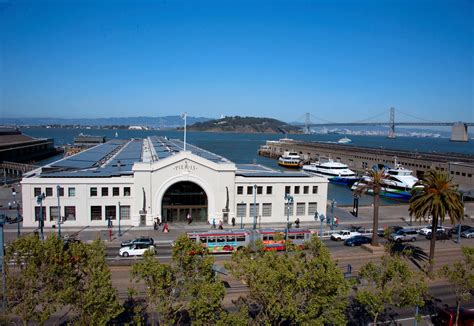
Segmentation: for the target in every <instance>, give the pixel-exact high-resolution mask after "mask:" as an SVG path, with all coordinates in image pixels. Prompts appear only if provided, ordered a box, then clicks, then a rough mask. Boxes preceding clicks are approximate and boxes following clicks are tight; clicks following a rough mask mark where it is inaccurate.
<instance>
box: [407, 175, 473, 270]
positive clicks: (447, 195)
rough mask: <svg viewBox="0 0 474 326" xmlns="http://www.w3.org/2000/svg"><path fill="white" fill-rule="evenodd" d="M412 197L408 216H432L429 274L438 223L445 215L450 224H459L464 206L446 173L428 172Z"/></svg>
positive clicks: (416, 217) (423, 217)
mask: <svg viewBox="0 0 474 326" xmlns="http://www.w3.org/2000/svg"><path fill="white" fill-rule="evenodd" d="M412 192H413V196H412V198H411V199H410V206H409V208H408V210H409V212H410V216H413V215H414V216H415V219H416V220H418V219H424V220H426V219H427V218H428V217H429V216H432V218H433V222H432V226H431V234H432V235H433V236H432V237H431V243H430V253H429V270H428V271H429V273H431V272H432V271H433V263H434V251H435V243H436V236H435V235H436V229H437V227H438V221H439V220H441V222H443V221H444V219H445V217H446V215H448V216H449V218H450V220H451V223H452V224H455V223H459V222H460V221H461V220H463V219H464V216H463V214H464V205H463V203H462V200H461V196H460V194H459V192H458V186H457V185H455V184H454V183H453V182H452V179H451V178H450V177H449V175H448V173H446V172H444V171H435V170H429V171H428V172H427V173H426V174H425V176H424V178H423V179H422V180H420V181H419V182H417V183H416V184H415V187H413V191H412Z"/></svg>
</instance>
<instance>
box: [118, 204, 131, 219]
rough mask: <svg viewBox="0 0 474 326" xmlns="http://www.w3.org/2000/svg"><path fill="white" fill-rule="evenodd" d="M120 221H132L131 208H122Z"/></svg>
mask: <svg viewBox="0 0 474 326" xmlns="http://www.w3.org/2000/svg"><path fill="white" fill-rule="evenodd" d="M120 219H121V220H129V219H130V206H120Z"/></svg>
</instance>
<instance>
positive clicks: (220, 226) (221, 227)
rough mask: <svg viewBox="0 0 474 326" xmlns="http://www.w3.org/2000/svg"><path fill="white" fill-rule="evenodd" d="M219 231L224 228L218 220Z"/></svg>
mask: <svg viewBox="0 0 474 326" xmlns="http://www.w3.org/2000/svg"><path fill="white" fill-rule="evenodd" d="M219 230H224V226H223V225H222V221H221V220H219Z"/></svg>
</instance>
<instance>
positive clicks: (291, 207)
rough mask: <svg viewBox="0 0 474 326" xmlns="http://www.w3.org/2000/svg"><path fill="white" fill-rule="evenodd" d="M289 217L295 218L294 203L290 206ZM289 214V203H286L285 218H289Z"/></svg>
mask: <svg viewBox="0 0 474 326" xmlns="http://www.w3.org/2000/svg"><path fill="white" fill-rule="evenodd" d="M289 209H290V210H289V215H290V216H293V203H291V204H290V207H289ZM287 214H288V203H285V216H287Z"/></svg>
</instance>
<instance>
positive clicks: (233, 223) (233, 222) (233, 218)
mask: <svg viewBox="0 0 474 326" xmlns="http://www.w3.org/2000/svg"><path fill="white" fill-rule="evenodd" d="M232 226H235V217H233V216H232Z"/></svg>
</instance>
